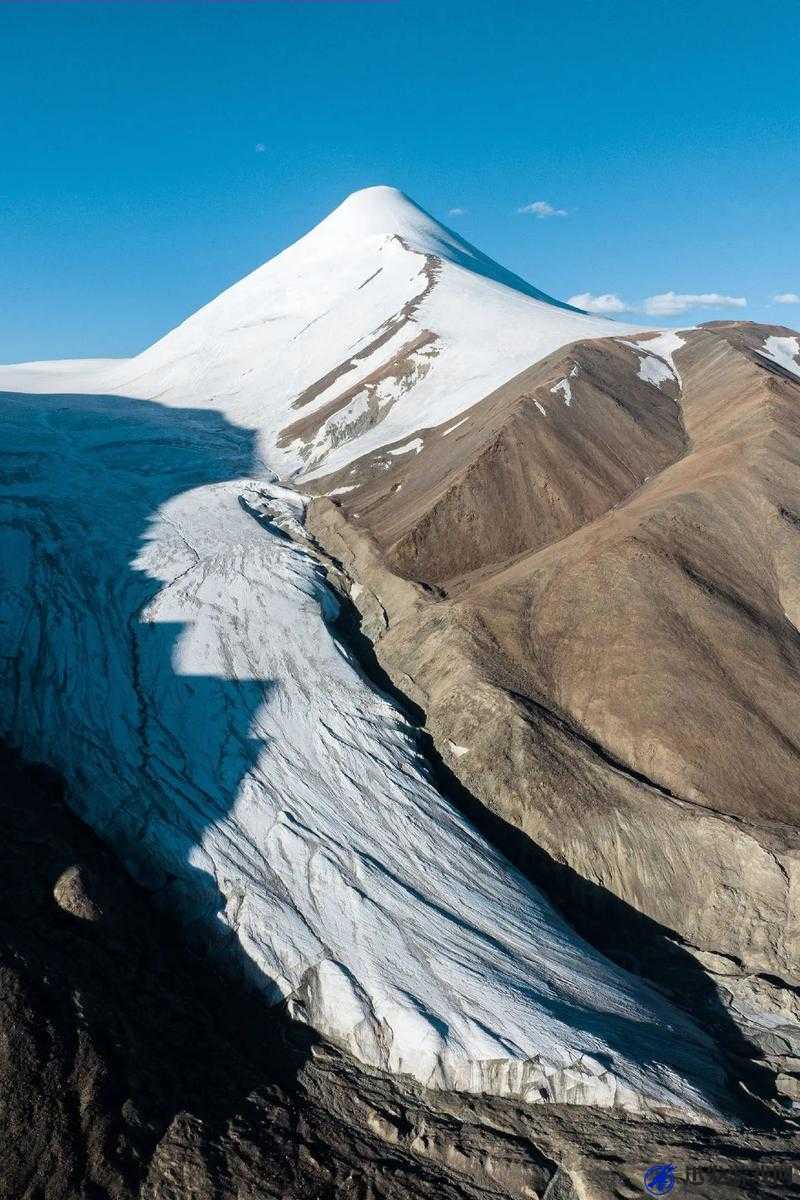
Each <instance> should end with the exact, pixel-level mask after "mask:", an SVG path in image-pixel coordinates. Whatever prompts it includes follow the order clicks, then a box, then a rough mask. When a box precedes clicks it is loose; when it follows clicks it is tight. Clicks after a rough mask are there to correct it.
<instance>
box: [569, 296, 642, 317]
mask: <svg viewBox="0 0 800 1200" xmlns="http://www.w3.org/2000/svg"><path fill="white" fill-rule="evenodd" d="M567 304H572V305H574V306H575V308H583V309H585V310H586V312H593V313H619V312H630V311H631V309H630V306H629V305H627V304H626V303H625V301H624V300H620V298H619V296H615V295H614V293H613V292H604V293H603V295H602V296H593V295H592V293H591V292H580V293H579V294H578V295H577V296H570V298H569V300H568V301H567Z"/></svg>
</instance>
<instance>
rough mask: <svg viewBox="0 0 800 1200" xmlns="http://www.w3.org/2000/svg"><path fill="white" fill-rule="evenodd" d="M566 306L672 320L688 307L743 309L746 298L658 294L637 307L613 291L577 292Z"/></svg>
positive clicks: (718, 295)
mask: <svg viewBox="0 0 800 1200" xmlns="http://www.w3.org/2000/svg"><path fill="white" fill-rule="evenodd" d="M790 294H791V293H789V292H787V293H785V295H790ZM775 299H776V300H777V296H776V297H775ZM567 303H568V304H573V305H574V306H575V307H576V308H583V309H585V310H586V312H592V313H622V312H630V313H635V312H643V313H646V314H647V316H649V317H673V316H677V315H678V314H679V313H684V312H687V311H688V310H689V309H691V308H745V307H746V306H747V299H746V297H745V296H724V295H722V294H721V293H720V292H660V293H659V294H658V295H657V296H648V297H647V298H646V299H645V300H642V301H641V302H640V303H638V304H628V303H627V301H625V300H623V299H621V297H619V296H617V295H615V293H614V292H603V294H602V295H599V296H594V295H592V293H591V292H579V293H578V294H577V295H576V296H570V298H569V300H568V301H567ZM785 303H787V304H791V303H794V301H785Z"/></svg>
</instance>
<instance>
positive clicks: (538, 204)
mask: <svg viewBox="0 0 800 1200" xmlns="http://www.w3.org/2000/svg"><path fill="white" fill-rule="evenodd" d="M517 212H518V213H527V214H529V215H530V216H534V217H538V218H539V220H540V221H544V220H545V219H546V218H547V217H566V216H568V213H567V210H566V209H565V208H556V207H555V206H554V205H552V204H548V202H547V201H546V200H534V202H533V203H532V204H523V205H522V208H518V209H517Z"/></svg>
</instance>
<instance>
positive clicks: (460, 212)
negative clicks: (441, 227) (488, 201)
mask: <svg viewBox="0 0 800 1200" xmlns="http://www.w3.org/2000/svg"><path fill="white" fill-rule="evenodd" d="M466 211H467V210H466V209H465V208H458V207H456V208H448V210H447V215H448V217H463V216H464V214H465V213H466Z"/></svg>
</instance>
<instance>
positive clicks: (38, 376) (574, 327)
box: [9, 187, 634, 479]
mask: <svg viewBox="0 0 800 1200" xmlns="http://www.w3.org/2000/svg"><path fill="white" fill-rule="evenodd" d="M633 331H634V330H633V327H630V326H624V325H619V324H616V323H614V322H611V321H608V320H604V319H602V318H598V317H593V316H588V315H586V314H583V313H579V312H578V311H576V310H573V309H570V308H568V307H567V306H564V305H561V304H560V303H559V302H558V301H556V300H553V299H551V298H550V297H548V296H546V295H545V293H543V292H540V291H538V290H537V289H536V288H534V287H533V286H532V285H530V284H528V283H525V282H524V281H523V280H522V279H520V278H519V277H518V276H516V275H514V274H512V273H511V272H510V271H507V270H506V269H505V268H504V267H501V266H500V265H499V264H497V263H495V262H494V261H493V260H492V259H490V258H488V257H487V256H486V255H485V254H482V253H481V252H480V251H479V250H477V249H476V248H475V247H473V246H471V245H470V244H469V243H468V242H466V241H464V240H463V239H462V238H461V237H459V236H458V234H456V233H454V232H453V231H452V230H449V229H447V228H446V227H445V226H444V225H441V224H440V223H439V222H438V221H436V220H435V219H434V218H433V217H432V216H430V215H429V214H428V213H427V212H425V211H424V210H423V209H421V208H420V207H419V206H418V205H417V204H415V203H414V201H413V200H410V199H409V198H408V196H406V195H404V193H403V192H401V191H398V190H397V189H396V188H391V187H372V188H366V189H364V190H363V191H358V192H354V193H353V194H352V195H351V196H348V197H347V199H346V200H344V202H343V203H342V204H340V205H339V207H338V208H336V209H334V211H333V212H332V213H331V214H330V215H329V216H327V217H326V218H325V219H324V220H323V221H321V222H320V223H319V224H318V225H317V226H316V227H315V228H313V229H312V230H311V231H310V232H309V233H307V234H306V235H305V236H304V237H302V238H300V239H299V240H298V241H297V242H295V243H294V244H293V245H292V246H289V247H288V248H287V249H286V250H284V251H282V252H281V253H280V254H278V255H277V256H276V257H275V258H273V259H271V260H270V261H269V262H267V263H265V264H264V265H263V266H261V267H259V268H258V269H257V270H255V271H253V272H252V273H251V274H250V275H248V276H246V277H245V278H244V279H242V280H240V281H239V282H238V283H236V284H234V285H233V286H232V287H230V288H228V289H227V290H226V291H224V292H222V293H221V294H220V295H219V296H217V297H216V299H214V300H212V301H211V302H210V303H209V304H206V305H205V306H204V307H203V308H201V309H199V310H198V311H197V312H196V313H194V314H193V315H192V316H191V317H189V318H188V319H187V320H185V321H184V322H183V323H182V324H181V325H179V326H178V327H177V328H176V329H174V330H172V332H171V333H168V334H167V335H166V336H165V337H163V338H161V340H160V341H158V342H156V343H155V344H154V345H153V346H151V347H150V348H149V349H147V350H145V351H144V352H143V353H141V354H139V355H137V356H136V357H135V358H132V359H127V360H123V361H118V362H116V363H113V364H108V363H100V364H92V365H91V366H89V367H87V371H86V373H85V375H84V376H83V377H82V376H81V372H80V369H79V368H78V369H77V371H70V384H71V386H72V387H74V388H76V389H80V390H84V391H93V392H95V393H101V392H102V393H105V394H108V393H113V394H117V395H123V396H128V397H132V398H136V399H158V401H159V403H161V404H167V405H173V406H178V407H182V408H183V407H188V406H191V407H198V406H199V407H204V408H213V409H217V410H221V411H222V412H224V414H225V416H226V417H227V418H228V420H230V421H231V422H232V423H233V424H234V425H238V426H240V427H242V428H245V429H249V430H253V431H255V432H256V433H257V434H258V447H259V451H260V458H261V460H262V462H263V464H264V465H265V466H266V467H267V468H268V469H269V470H271V471H272V472H274V473H275V474H276V475H278V476H280V477H282V478H296V477H302V478H305V479H312V478H318V477H320V476H324V475H328V474H330V473H331V472H334V471H338V470H341V468H342V467H344V466H346V465H348V464H349V463H351V462H354V461H355V460H356V459H360V458H362V457H363V456H365V455H370V454H373V453H374V452H375V451H377V450H379V449H380V450H383V449H385V448H387V447H390V446H395V445H397V444H405V443H406V442H408V441H409V440H410V439H413V438H416V437H419V436H420V435H422V436H423V437H424V431H425V430H426V429H431V428H433V427H436V426H438V425H441V424H442V423H443V422H445V421H451V420H453V419H455V418H457V417H458V416H459V415H460V414H462V413H463V412H464V411H465V410H466V409H468V408H470V407H471V406H472V405H473V404H475V403H477V402H478V401H479V400H482V399H483V398H484V397H485V396H487V395H488V394H489V393H490V392H492V391H494V390H495V389H496V388H498V387H499V386H501V385H502V384H504V383H506V382H507V381H508V380H509V379H511V378H513V377H514V376H515V375H517V374H519V372H520V371H522V370H524V369H525V368H526V367H528V366H530V365H531V363H533V362H535V361H537V360H538V359H540V358H542V357H544V356H545V355H546V354H549V353H550V352H551V351H553V350H555V349H557V348H558V347H559V346H562V345H565V344H566V343H568V342H572V341H577V340H579V339H583V338H587V337H602V336H609V335H620V334H623V335H624V334H627V333H631V332H633ZM9 378H10V381H11V382H10V384H9V386H11V385H12V384H13V374H12V376H11V377H9ZM18 382H19V384H20V386H25V387H27V388H31V389H32V390H37V391H39V390H46V389H47V387H48V375H47V372H45V373H42V372H41V371H38V372H33V373H32V372H30V371H28V372H27V373H23V375H21V376H20V378H19V380H18Z"/></svg>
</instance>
